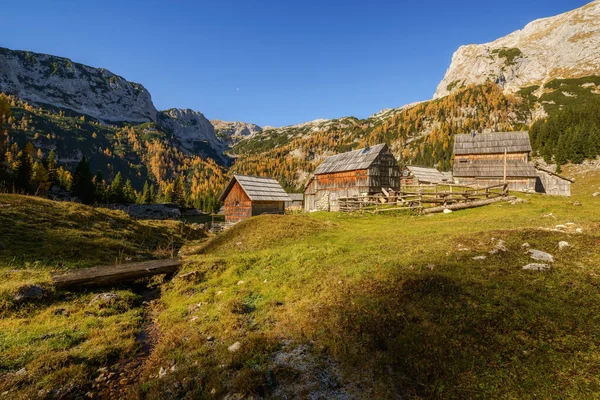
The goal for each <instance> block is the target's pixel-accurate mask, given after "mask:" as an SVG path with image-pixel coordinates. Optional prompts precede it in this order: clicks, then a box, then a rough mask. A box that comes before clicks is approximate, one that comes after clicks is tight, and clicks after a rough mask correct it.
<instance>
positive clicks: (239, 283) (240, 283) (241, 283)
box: [236, 281, 246, 286]
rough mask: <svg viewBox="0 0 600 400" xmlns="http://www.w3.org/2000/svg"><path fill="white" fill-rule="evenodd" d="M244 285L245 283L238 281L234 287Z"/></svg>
mask: <svg viewBox="0 0 600 400" xmlns="http://www.w3.org/2000/svg"><path fill="white" fill-rule="evenodd" d="M244 283H246V282H244V281H238V283H236V285H238V286H239V285H243V284H244Z"/></svg>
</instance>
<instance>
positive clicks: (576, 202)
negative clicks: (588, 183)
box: [573, 201, 581, 207]
mask: <svg viewBox="0 0 600 400" xmlns="http://www.w3.org/2000/svg"><path fill="white" fill-rule="evenodd" d="M573 205H574V206H575V207H581V203H580V202H579V201H575V202H573Z"/></svg>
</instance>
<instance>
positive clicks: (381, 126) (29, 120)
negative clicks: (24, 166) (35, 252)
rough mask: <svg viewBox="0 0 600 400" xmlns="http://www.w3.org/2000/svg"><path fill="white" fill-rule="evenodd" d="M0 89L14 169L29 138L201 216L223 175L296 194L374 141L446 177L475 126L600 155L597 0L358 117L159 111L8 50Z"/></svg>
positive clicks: (570, 156)
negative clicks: (336, 157) (279, 120)
mask: <svg viewBox="0 0 600 400" xmlns="http://www.w3.org/2000/svg"><path fill="white" fill-rule="evenodd" d="M0 92H3V93H5V94H6V95H7V96H8V100H9V103H10V107H11V110H10V117H9V118H8V121H7V122H8V124H7V125H6V126H7V130H6V138H5V140H6V142H7V143H6V144H7V146H6V158H7V160H8V163H13V164H14V163H16V162H17V161H18V158H19V156H18V155H19V152H20V151H21V150H22V149H24V148H25V147H26V144H27V143H28V142H30V143H31V144H32V145H33V153H34V155H33V157H34V158H37V159H39V160H40V161H41V160H44V159H45V158H46V157H47V156H48V154H49V153H50V152H51V151H53V152H54V154H55V156H56V160H57V162H58V165H59V166H62V167H63V169H64V173H69V172H72V171H73V169H74V168H75V165H76V164H77V163H78V162H79V160H80V159H81V158H82V156H83V155H85V156H86V158H87V159H88V160H89V162H90V166H91V170H92V171H100V173H101V175H102V176H103V177H104V179H106V180H107V181H111V180H113V179H114V178H115V176H116V175H117V174H118V173H121V175H122V176H123V177H124V179H129V180H130V181H131V185H132V186H133V188H135V189H136V190H138V191H141V188H142V186H143V185H144V183H147V184H152V185H154V186H155V187H156V191H157V192H158V193H164V192H166V191H168V190H169V186H172V185H174V182H175V181H176V180H177V179H180V180H181V181H183V184H184V186H185V188H186V192H187V193H186V197H187V202H188V203H189V204H193V205H195V206H196V207H200V208H203V209H205V210H209V209H213V208H215V207H217V202H216V196H217V195H218V192H219V191H220V189H221V188H222V187H223V185H224V183H225V180H226V178H227V175H228V174H230V173H234V172H239V173H244V174H252V175H269V176H272V177H275V178H277V179H278V180H279V181H280V182H281V183H282V185H283V186H284V187H285V188H286V189H288V190H290V191H300V190H301V189H302V187H303V185H304V184H305V183H306V181H307V179H308V177H309V176H310V174H311V172H312V171H313V170H314V168H315V167H316V166H317V165H318V163H319V162H320V161H321V160H322V159H323V158H325V157H326V156H329V155H331V154H335V153H339V152H343V151H347V150H350V149H353V148H360V147H363V146H365V145H372V144H376V143H380V142H386V143H388V144H389V145H390V147H391V149H392V151H393V152H394V154H395V156H396V157H397V158H398V159H399V160H400V162H401V163H402V164H408V163H413V164H420V165H426V166H433V165H435V166H437V167H438V168H440V169H441V170H449V169H450V168H451V159H452V154H451V151H452V150H451V149H452V143H453V135H454V134H457V133H465V132H471V131H481V132H489V131H512V130H529V131H530V134H531V138H532V144H533V147H534V154H537V155H540V156H543V157H544V159H545V161H546V162H547V163H555V164H558V167H559V168H560V165H561V164H565V163H566V162H569V161H570V162H581V161H583V159H585V158H594V157H596V156H597V155H598V154H600V145H599V144H598V143H600V129H599V128H598V126H599V125H600V124H599V123H598V121H597V120H596V123H595V124H592V126H588V127H587V128H586V129H585V135H584V134H583V133H581V129H580V128H581V126H580V125H581V124H580V121H581V120H583V119H584V116H589V115H596V116H597V115H598V114H600V103H599V101H600V1H599V0H596V1H593V2H591V3H589V4H588V5H586V6H584V7H581V8H579V9H576V10H573V11H570V12H567V13H564V14H561V15H558V16H555V17H551V18H544V19H540V20H537V21H533V22H531V23H530V24H528V25H527V26H526V27H524V28H523V29H522V30H520V31H517V32H513V33H511V34H510V35H508V36H506V37H503V38H500V39H498V40H496V41H494V42H491V43H487V44H482V45H468V46H462V47H460V48H459V49H458V50H457V51H456V53H455V54H454V56H453V58H452V63H451V65H450V67H449V69H448V71H447V72H446V75H445V77H444V79H443V80H442V81H441V82H440V84H439V86H438V88H437V91H436V93H435V95H434V98H433V99H432V100H429V101H425V102H419V103H414V104H410V105H406V106H403V107H399V108H392V109H386V110H383V111H380V112H378V113H376V114H373V115H371V116H370V117H368V118H366V119H358V118H355V117H343V118H338V119H331V120H315V121H311V122H306V123H303V124H299V125H292V126H285V127H279V128H274V127H263V128H261V127H259V126H257V125H255V124H252V123H245V122H225V121H218V120H209V119H207V118H206V117H205V116H204V115H203V114H202V113H201V112H199V111H193V110H189V109H186V110H182V109H170V110H164V111H159V110H157V109H156V107H155V106H154V104H153V103H152V98H151V95H150V93H149V92H148V91H147V90H146V88H145V87H144V86H143V85H141V84H138V83H133V82H129V81H127V80H126V79H124V78H122V77H120V76H118V75H116V74H114V73H112V72H111V71H108V70H106V69H102V68H94V67H90V66H86V65H82V64H78V63H76V62H73V61H71V60H69V59H67V58H62V57H57V56H52V55H46V54H37V53H33V52H29V51H16V50H9V49H6V48H0ZM596 119H597V117H596ZM565 121H569V122H568V123H567V122H565ZM578 121H579V122H578ZM565 124H568V126H566V125H565Z"/></svg>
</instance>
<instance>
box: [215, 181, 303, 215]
mask: <svg viewBox="0 0 600 400" xmlns="http://www.w3.org/2000/svg"><path fill="white" fill-rule="evenodd" d="M219 201H221V202H223V203H224V206H225V221H227V222H238V221H241V220H243V219H246V218H250V217H252V216H255V215H261V214H283V213H284V212H285V204H286V202H290V201H292V199H290V196H289V195H288V194H287V193H286V192H285V190H283V188H282V187H281V185H280V184H279V182H277V181H276V180H275V179H272V178H263V177H257V176H244V175H233V177H232V178H231V180H230V181H229V183H228V184H227V187H226V188H225V190H224V191H223V193H222V194H221V197H220V198H219Z"/></svg>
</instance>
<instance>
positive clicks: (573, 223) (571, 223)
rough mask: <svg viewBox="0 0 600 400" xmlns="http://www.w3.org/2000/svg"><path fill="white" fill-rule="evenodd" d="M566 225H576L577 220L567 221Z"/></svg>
mask: <svg viewBox="0 0 600 400" xmlns="http://www.w3.org/2000/svg"><path fill="white" fill-rule="evenodd" d="M565 225H566V226H573V225H575V222H567V223H566V224H565Z"/></svg>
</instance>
